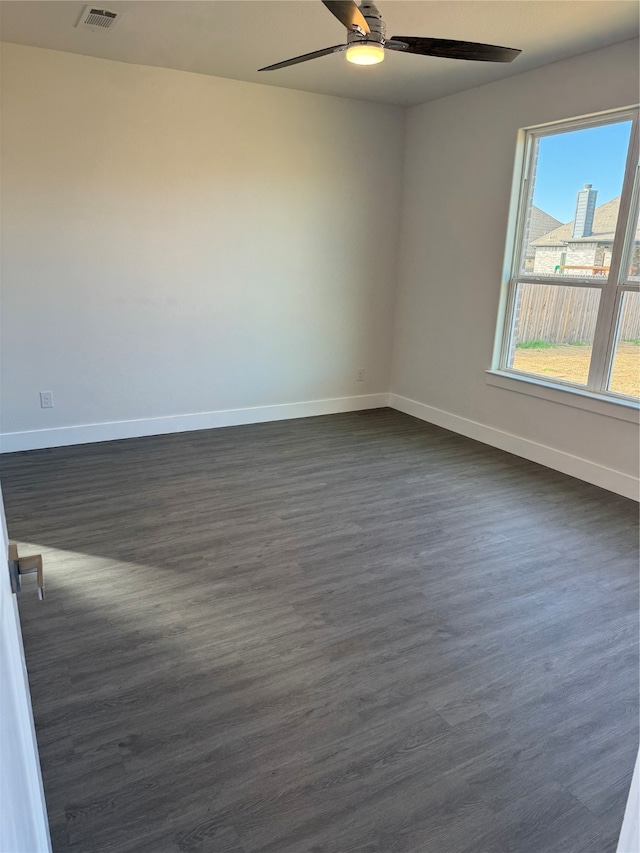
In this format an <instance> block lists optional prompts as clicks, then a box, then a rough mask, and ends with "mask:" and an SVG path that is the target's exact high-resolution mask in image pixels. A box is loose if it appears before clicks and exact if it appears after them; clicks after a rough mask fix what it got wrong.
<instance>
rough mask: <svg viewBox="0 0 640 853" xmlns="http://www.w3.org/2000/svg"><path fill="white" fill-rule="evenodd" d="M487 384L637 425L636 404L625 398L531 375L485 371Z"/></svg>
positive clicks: (638, 412) (639, 417)
mask: <svg viewBox="0 0 640 853" xmlns="http://www.w3.org/2000/svg"><path fill="white" fill-rule="evenodd" d="M485 373H486V378H485V381H486V383H487V385H493V387H494V388H503V389H505V390H506V391H515V392H516V393H517V394H526V395H527V396H529V397H538V399H541V400H548V401H549V402H551V403H560V404H561V405H563V406H571V407H573V408H574V409H583V410H585V411H587V412H592V413H593V414H596V415H605V416H606V417H609V418H616V419H617V420H620V421H628V422H630V423H635V424H637V423H640V403H638V402H636V401H635V400H633V399H632V398H630V397H629V398H627V397H613V396H611V397H609V396H605V395H604V394H594V393H593V392H591V391H586V390H584V389H583V388H579V387H578V386H577V385H560V384H556V383H555V382H547V381H546V380H545V379H541V378H539V377H537V376H533V375H532V374H526V373H509V372H507V371H504V370H487V371H485Z"/></svg>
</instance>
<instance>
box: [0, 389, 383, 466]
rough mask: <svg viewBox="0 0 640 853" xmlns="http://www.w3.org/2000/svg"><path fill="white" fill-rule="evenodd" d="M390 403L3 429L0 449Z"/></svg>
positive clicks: (343, 400) (348, 401)
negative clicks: (19, 429) (19, 430)
mask: <svg viewBox="0 0 640 853" xmlns="http://www.w3.org/2000/svg"><path fill="white" fill-rule="evenodd" d="M388 405H389V395H388V394H362V395H360V396H355V397H335V398H333V399H330V400H311V401H307V402H304V403H283V404H279V405H275V406H254V407H250V408H246V409H224V410H221V411H215V412H199V413H197V414H190V415H170V416H167V417H161V418H142V419H139V420H131V421H111V422H108V423H98V424H82V425H79V426H67V427H54V428H53V429H37V430H26V431H24V432H5V433H3V434H2V435H0V453H15V452H16V451H20V450H41V449H43V448H46V447H64V446H67V445H70V444H91V443H93V442H96V441H114V440H116V439H120V438H140V437H142V436H145V435H165V434H167V433H172V432H188V431H192V430H198V429H216V428H218V427H227V426H240V425H242V424H257V423H265V422H267V421H284V420H290V419H292V418H309V417H313V416H315V415H335V414H337V413H339V412H357V411H361V410H363V409H379V408H382V407H384V406H388Z"/></svg>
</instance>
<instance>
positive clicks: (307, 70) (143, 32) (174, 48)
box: [0, 0, 640, 105]
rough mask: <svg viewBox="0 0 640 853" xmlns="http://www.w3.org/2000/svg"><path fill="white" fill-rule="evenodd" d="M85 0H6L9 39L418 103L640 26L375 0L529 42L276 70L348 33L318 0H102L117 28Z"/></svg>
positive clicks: (415, 19) (393, 14)
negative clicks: (97, 20)
mask: <svg viewBox="0 0 640 853" xmlns="http://www.w3.org/2000/svg"><path fill="white" fill-rule="evenodd" d="M84 5H85V4H84V3H83V2H76V0H63V1H62V2H59V0H3V2H0V38H2V40H3V41H9V42H17V43H19V44H27V45H35V46H38V47H46V48H53V49H54V50H65V51H69V52H71V53H80V54H84V55H87V56H98V57H103V58H106V59H115V60H119V61H121V62H132V63H138V64H141V65H155V66H161V67H166V68H176V69H180V70H183V71H194V72H197V73H200V74H211V75H214V76H217V77H230V78H233V79H235V80H246V81H250V82H254V83H266V84H268V85H272V86H283V87H285V88H290V89H300V90H302V91H305V92H318V93H321V94H327V95H339V96H342V97H347V98H363V99H366V100H370V101H378V102H381V103H388V104H400V105H413V104H419V103H423V102H425V101H429V100H433V99H434V98H439V97H443V96H445V95H449V94H452V93H454V92H459V91H463V90H464V89H471V88H473V87H475V86H478V85H481V84H482V83H488V82H491V81H493V80H498V79H500V78H502V77H508V76H511V75H513V74H519V73H521V72H523V71H527V70H529V69H531V68H536V67H537V66H539V65H547V64H549V63H551V62H556V61H557V60H561V59H565V58H567V57H570V56H576V55H578V54H580V53H585V52H586V51H590V50H595V49H596V48H599V47H605V46H607V45H610V44H614V43H616V42H620V41H625V40H627V39H631V38H637V37H638V28H639V23H638V13H639V9H640V5H639V4H638V3H637V2H636V0H602V2H601V0H534V2H531V0H444V2H443V0H425V2H420V1H419V0H409V2H405V0H380V2H379V4H378V8H379V9H380V11H381V13H382V15H383V18H384V19H385V22H386V24H387V36H392V35H401V36H402V35H404V36H409V35H413V36H433V37H437V38H450V39H451V38H452V39H461V40H465V41H480V42H488V43H490V44H498V45H503V46H506V47H517V48H520V49H521V50H522V51H523V52H522V55H521V56H519V57H518V58H517V59H516V60H515V61H514V62H513V63H511V64H493V63H483V62H462V61H459V60H449V59H436V58H433V57H422V56H413V55H406V54H404V55H403V54H400V53H394V52H392V51H388V52H387V54H386V59H385V61H384V62H383V63H382V64H381V65H377V66H370V67H365V68H361V67H355V66H353V65H350V64H349V63H347V62H346V60H345V57H344V54H341V53H338V54H333V55H331V56H325V57H322V58H321V59H315V60H313V61H311V62H307V63H303V64H301V65H297V66H294V67H291V68H287V69H283V70H281V71H269V72H266V71H265V72H262V73H258V72H257V69H258V68H260V67H261V66H263V65H268V64H271V63H274V62H279V61H280V60H283V59H288V58H290V57H293V56H298V55H300V54H303V53H308V52H310V51H313V50H319V49H320V48H323V47H329V46H331V45H335V44H341V43H343V42H344V41H345V40H346V39H345V33H346V31H345V29H344V28H343V27H342V26H341V24H340V23H339V22H338V21H337V20H336V19H335V18H334V17H333V16H332V15H331V14H330V13H329V12H328V11H327V9H325V7H324V6H323V5H322V3H321V2H320V0H284V2H283V0H231V2H229V0H198V1H197V2H191V0H160V2H157V0H99V2H98V3H97V4H96V5H97V6H98V8H107V9H110V10H112V11H114V12H123V13H124V14H123V16H122V19H121V20H120V21H119V22H118V23H117V24H116V26H115V27H114V28H113V30H111V31H108V32H92V31H90V30H83V29H77V28H76V27H75V24H76V22H77V21H78V19H79V17H80V15H81V12H82V9H83V8H84Z"/></svg>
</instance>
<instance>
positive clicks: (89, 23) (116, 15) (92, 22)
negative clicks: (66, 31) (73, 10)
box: [76, 6, 121, 32]
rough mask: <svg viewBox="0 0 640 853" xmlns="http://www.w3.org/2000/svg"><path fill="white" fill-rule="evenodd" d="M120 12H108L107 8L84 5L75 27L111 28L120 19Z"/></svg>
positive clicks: (89, 28) (94, 29)
mask: <svg viewBox="0 0 640 853" xmlns="http://www.w3.org/2000/svg"><path fill="white" fill-rule="evenodd" d="M120 17H121V13H120V12H110V11H109V10H108V9H97V8H96V7H95V6H85V7H84V9H83V10H82V15H80V20H79V21H78V23H77V24H76V27H79V28H81V29H86V30H93V31H94V32H96V31H98V30H109V29H113V27H114V26H115V24H116V22H117V21H118V20H119V19H120Z"/></svg>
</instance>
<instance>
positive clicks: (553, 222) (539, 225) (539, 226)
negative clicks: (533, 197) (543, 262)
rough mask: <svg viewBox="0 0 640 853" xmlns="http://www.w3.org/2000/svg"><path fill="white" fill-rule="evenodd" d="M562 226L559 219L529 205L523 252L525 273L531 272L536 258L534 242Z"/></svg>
mask: <svg viewBox="0 0 640 853" xmlns="http://www.w3.org/2000/svg"><path fill="white" fill-rule="evenodd" d="M560 225H562V222H560V220H559V219H555V218H554V217H553V216H551V215H550V214H548V213H545V212H544V210H540V208H539V207H536V206H535V204H533V205H531V212H530V214H529V222H528V226H527V248H526V251H525V260H524V268H525V272H533V265H534V260H535V256H536V250H535V247H534V246H533V243H534V241H535V240H537V239H538V238H540V237H543V236H544V235H545V234H548V233H549V232H550V231H553V229H554V228H558V226H560Z"/></svg>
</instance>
